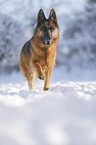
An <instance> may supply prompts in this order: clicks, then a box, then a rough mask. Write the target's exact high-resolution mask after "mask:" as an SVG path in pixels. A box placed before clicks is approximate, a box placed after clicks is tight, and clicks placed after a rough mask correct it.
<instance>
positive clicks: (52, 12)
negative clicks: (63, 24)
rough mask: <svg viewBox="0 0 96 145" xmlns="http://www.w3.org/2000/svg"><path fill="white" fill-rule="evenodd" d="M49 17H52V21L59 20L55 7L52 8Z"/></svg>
mask: <svg viewBox="0 0 96 145" xmlns="http://www.w3.org/2000/svg"><path fill="white" fill-rule="evenodd" d="M49 19H51V20H52V21H56V22H57V16H56V12H55V10H54V9H52V10H51V11H50V14H49Z"/></svg>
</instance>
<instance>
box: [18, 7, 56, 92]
mask: <svg viewBox="0 0 96 145" xmlns="http://www.w3.org/2000/svg"><path fill="white" fill-rule="evenodd" d="M58 38H59V29H58V21H57V17H56V13H55V10H54V9H52V10H51V11H50V15H49V18H48V19H46V18H45V15H44V12H43V10H42V9H40V11H39V13H38V19H37V27H36V29H35V32H34V36H33V37H32V38H31V39H30V40H29V41H27V42H26V43H25V45H24V46H23V48H22V50H21V58H20V68H21V70H22V72H23V74H24V76H25V77H26V78H27V80H28V85H29V89H33V86H34V81H35V78H40V79H42V80H43V79H45V83H44V90H48V89H49V81H50V77H51V72H52V69H53V66H54V65H55V59H56V49H57V43H58Z"/></svg>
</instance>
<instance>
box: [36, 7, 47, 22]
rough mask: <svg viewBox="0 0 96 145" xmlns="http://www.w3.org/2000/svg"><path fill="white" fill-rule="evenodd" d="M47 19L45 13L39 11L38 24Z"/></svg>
mask: <svg viewBox="0 0 96 145" xmlns="http://www.w3.org/2000/svg"><path fill="white" fill-rule="evenodd" d="M45 19H46V18H45V15H44V12H43V10H42V9H40V10H39V13H38V19H37V24H39V23H40V22H42V21H44V20H45Z"/></svg>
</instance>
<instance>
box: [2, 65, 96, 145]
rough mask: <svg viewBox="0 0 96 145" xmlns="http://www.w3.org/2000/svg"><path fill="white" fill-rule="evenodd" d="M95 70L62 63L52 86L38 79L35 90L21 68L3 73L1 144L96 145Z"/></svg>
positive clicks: (52, 79) (54, 73) (53, 74)
mask: <svg viewBox="0 0 96 145" xmlns="http://www.w3.org/2000/svg"><path fill="white" fill-rule="evenodd" d="M95 74H96V71H95V70H94V71H93V72H91V71H88V70H85V71H84V70H82V72H80V70H79V69H76V68H74V69H73V70H71V71H69V72H67V71H65V69H64V67H63V66H60V67H56V68H54V70H53V73H52V77H51V82H50V89H49V91H43V90H42V88H43V83H44V82H43V81H41V80H39V79H37V80H36V82H35V87H34V90H33V91H29V90H28V86H27V80H26V79H25V78H24V77H23V75H22V74H21V72H19V73H17V72H13V73H12V74H10V75H4V74H2V75H1V76H0V144H1V145H26V144H27V145H95V144H96V75H95Z"/></svg>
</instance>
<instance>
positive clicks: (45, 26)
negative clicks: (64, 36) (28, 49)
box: [36, 9, 59, 47]
mask: <svg viewBox="0 0 96 145" xmlns="http://www.w3.org/2000/svg"><path fill="white" fill-rule="evenodd" d="M36 32H37V33H38V37H39V38H40V39H41V41H42V43H43V44H44V45H45V46H47V47H48V46H51V45H52V43H53V41H54V40H55V39H57V38H58V36H59V30H58V21H57V17H56V12H55V10H54V9H52V10H51V11H50V14H49V18H48V19H46V17H45V15H44V12H43V10H42V9H40V11H39V13H38V19H37V29H36Z"/></svg>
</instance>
